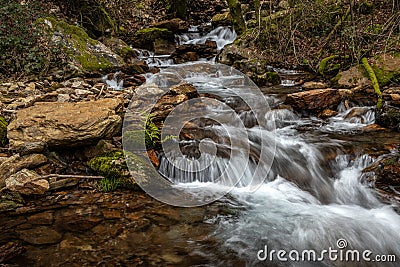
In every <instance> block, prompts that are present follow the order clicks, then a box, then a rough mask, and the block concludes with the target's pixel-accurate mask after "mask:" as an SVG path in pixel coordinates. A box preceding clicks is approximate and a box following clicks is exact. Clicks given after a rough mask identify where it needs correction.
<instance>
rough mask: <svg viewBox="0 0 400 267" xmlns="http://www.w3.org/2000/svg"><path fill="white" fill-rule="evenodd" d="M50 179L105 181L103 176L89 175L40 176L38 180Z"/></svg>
mask: <svg viewBox="0 0 400 267" xmlns="http://www.w3.org/2000/svg"><path fill="white" fill-rule="evenodd" d="M49 178H62V179H103V178H104V177H103V176H87V175H69V174H65V175H63V174H48V175H44V176H40V177H38V178H37V179H49Z"/></svg>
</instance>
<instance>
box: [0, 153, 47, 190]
mask: <svg viewBox="0 0 400 267" xmlns="http://www.w3.org/2000/svg"><path fill="white" fill-rule="evenodd" d="M47 161H48V159H47V157H46V156H44V155H42V154H31V155H26V156H22V157H21V156H20V155H19V154H15V155H13V156H11V157H9V158H8V159H7V160H5V161H3V162H2V163H1V164H0V187H3V186H4V185H5V180H6V179H7V178H8V177H10V176H11V175H13V174H15V173H17V172H19V171H20V170H22V169H30V168H36V167H38V166H41V165H43V164H45V163H47Z"/></svg>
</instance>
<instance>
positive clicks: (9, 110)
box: [1, 108, 17, 113]
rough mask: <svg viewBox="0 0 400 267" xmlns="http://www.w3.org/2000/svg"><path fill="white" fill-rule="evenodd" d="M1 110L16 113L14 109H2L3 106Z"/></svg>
mask: <svg viewBox="0 0 400 267" xmlns="http://www.w3.org/2000/svg"><path fill="white" fill-rule="evenodd" d="M1 111H3V112H6V113H17V111H16V110H11V109H4V108H3V109H2V110H1Z"/></svg>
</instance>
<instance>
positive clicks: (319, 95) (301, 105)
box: [285, 89, 341, 111]
mask: <svg viewBox="0 0 400 267" xmlns="http://www.w3.org/2000/svg"><path fill="white" fill-rule="evenodd" d="M340 101H341V97H340V94H339V92H338V90H336V89H315V90H310V91H305V92H298V93H293V94H289V95H287V97H286V102H285V103H286V104H288V105H291V106H292V107H293V108H294V109H297V110H308V111H322V110H325V109H335V107H336V106H337V105H339V103H340Z"/></svg>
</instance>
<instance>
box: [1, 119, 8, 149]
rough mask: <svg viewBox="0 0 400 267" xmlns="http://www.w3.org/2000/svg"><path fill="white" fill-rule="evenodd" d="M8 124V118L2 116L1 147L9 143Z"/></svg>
mask: <svg viewBox="0 0 400 267" xmlns="http://www.w3.org/2000/svg"><path fill="white" fill-rule="evenodd" d="M7 126H8V124H7V122H6V120H5V119H4V118H3V117H1V116H0V147H3V146H4V145H5V144H7Z"/></svg>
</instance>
